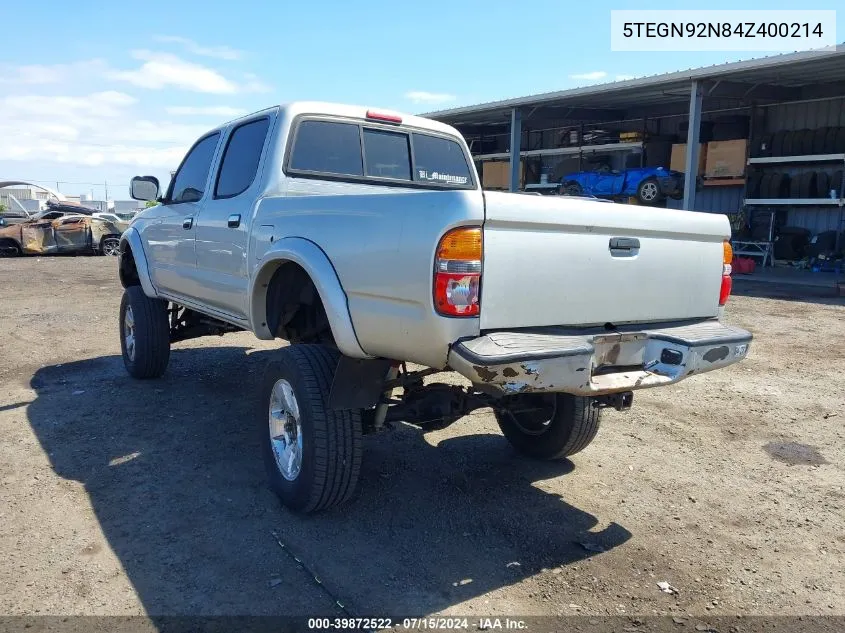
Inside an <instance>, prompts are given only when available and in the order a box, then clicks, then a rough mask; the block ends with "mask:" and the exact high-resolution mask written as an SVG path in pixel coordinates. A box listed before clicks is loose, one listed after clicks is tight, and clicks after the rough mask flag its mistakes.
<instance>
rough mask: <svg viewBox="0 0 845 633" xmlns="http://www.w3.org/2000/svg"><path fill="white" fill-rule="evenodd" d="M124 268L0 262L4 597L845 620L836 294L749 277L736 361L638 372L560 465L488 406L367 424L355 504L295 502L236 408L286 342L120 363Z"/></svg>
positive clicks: (225, 608)
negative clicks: (150, 365) (675, 380)
mask: <svg viewBox="0 0 845 633" xmlns="http://www.w3.org/2000/svg"><path fill="white" fill-rule="evenodd" d="M115 266H116V263H115V260H113V259H111V258H103V257H78V258H24V259H16V260H10V259H2V260H0V334H2V343H0V525H2V530H0V561H1V562H0V587H2V591H0V614H150V615H160V614H299V615H314V614H317V613H320V614H330V615H334V614H338V615H342V614H343V613H344V612H343V611H341V609H340V607H339V606H338V605H337V603H338V602H339V603H340V604H342V605H343V606H344V608H345V609H346V612H348V613H351V614H353V615H364V614H367V615H386V614H415V615H420V614H430V613H436V612H440V613H451V614H462V615H467V616H471V615H477V614H483V615H491V614H493V615H520V616H528V615H542V614H554V615H556V614H566V615H573V614H579V613H580V614H591V615H606V614H611V615H615V614H626V615H632V614H640V615H652V614H672V615H681V614H684V615H690V614H692V615H698V616H701V615H705V614H706V615H710V616H715V615H718V614H736V613H742V614H793V615H794V614H819V615H834V614H836V615H845V571H843V570H845V565H843V561H844V560H845V519H843V517H845V477H843V466H844V465H845V443H844V442H843V439H844V438H845V433H843V422H845V410H843V404H845V388H843V381H842V376H843V375H845V302H843V300H841V299H834V298H814V297H810V298H805V299H804V300H789V299H786V298H779V299H772V298H766V297H761V296H753V295H754V293H757V292H759V290H760V288H761V287H760V286H757V285H755V286H754V287H753V288H752V286H751V285H748V286H747V289H748V290H749V292H748V293H747V295H746V296H735V297H733V298H732V299H731V302H730V303H729V306H728V316H727V318H728V320H729V321H730V322H732V323H736V324H738V325H741V326H743V327H746V328H748V329H750V330H752V331H753V332H754V335H755V341H754V344H753V346H752V350H751V353H750V357H749V358H748V359H747V360H746V361H745V362H743V363H740V364H739V365H735V366H733V367H731V368H729V369H726V370H723V371H720V372H714V373H712V374H706V375H702V376H696V377H693V378H691V379H689V380H687V381H685V382H683V383H681V384H680V385H677V386H674V387H669V388H664V389H656V390H651V391H645V392H639V393H638V394H637V395H636V398H635V403H634V408H633V409H632V410H631V411H630V412H627V413H617V412H615V411H612V412H609V413H607V414H606V415H605V417H604V420H603V427H602V430H601V431H600V433H599V436H598V438H597V439H596V441H595V442H594V443H593V444H592V445H591V446H590V447H589V448H588V449H586V450H585V451H584V452H583V453H580V454H578V455H576V456H575V457H574V458H573V459H572V461H563V462H559V463H536V462H532V461H528V460H526V459H522V458H520V457H517V456H516V455H515V454H514V453H513V451H512V450H511V448H510V447H509V445H508V444H507V442H506V441H505V440H504V439H503V438H502V436H501V435H500V434H499V432H498V428H497V426H496V424H495V421H494V420H493V418H492V416H491V415H490V414H489V412H486V411H482V412H480V413H478V414H475V415H472V416H468V417H467V418H465V419H464V420H461V421H460V422H458V423H457V424H455V425H453V426H451V427H449V428H447V429H445V430H441V431H436V432H431V433H427V434H422V433H420V432H419V431H417V430H415V429H414V428H412V427H406V426H404V425H403V426H402V427H401V428H399V429H397V430H395V431H394V432H391V433H385V434H382V435H379V436H376V437H368V438H366V440H365V446H366V453H365V465H364V468H363V472H362V476H361V483H360V489H359V494H358V495H357V498H356V499H355V500H354V501H353V502H352V503H351V504H350V505H347V506H345V507H343V508H340V509H336V510H332V511H330V512H327V513H324V514H320V515H317V516H313V517H306V518H302V517H298V516H295V515H291V514H290V513H288V512H287V511H286V510H284V509H283V508H281V507H280V506H279V504H278V503H277V502H276V501H275V498H274V497H273V496H272V495H271V494H270V493H269V492H268V491H267V490H266V489H265V487H264V481H263V480H264V475H263V466H262V464H261V460H260V457H259V447H258V443H257V432H256V428H255V422H254V420H253V416H252V415H251V414H250V411H251V407H252V402H251V394H252V383H253V382H254V381H255V378H256V376H258V375H259V372H260V370H261V367H262V365H263V362H264V361H265V359H266V358H268V357H270V356H271V355H272V353H273V350H274V349H276V348H278V346H279V345H278V344H268V343H263V342H259V341H257V340H255V339H254V338H253V337H252V335H250V334H247V333H242V334H232V335H227V336H225V337H223V338H204V339H197V340H193V341H188V342H184V343H179V344H177V345H175V346H174V353H173V355H172V357H171V362H170V368H169V370H168V372H167V374H166V375H165V377H164V378H163V379H161V380H157V381H149V382H136V381H132V380H130V379H129V377H128V376H127V375H126V373H125V371H124V369H123V366H122V362H121V359H120V345H119V340H118V335H117V321H116V320H117V309H118V304H119V301H120V293H121V289H120V286H119V283H118V281H117V275H116V270H115ZM738 285H739V290H740V292H742V291H743V285H742V284H741V283H740V284H738ZM295 559H299V561H301V563H302V564H299V563H298V562H297V561H296V560H295ZM315 576H316V577H317V578H319V580H320V583H317V582H315ZM659 581H666V582H668V583H670V584H671V585H672V586H673V587H674V588H676V589H677V593H671V594H670V593H664V592H662V591H660V589H658V586H657V583H658V582H659Z"/></svg>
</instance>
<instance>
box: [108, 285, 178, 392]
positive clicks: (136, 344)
mask: <svg viewBox="0 0 845 633" xmlns="http://www.w3.org/2000/svg"><path fill="white" fill-rule="evenodd" d="M120 351H121V353H122V355H123V364H124V365H125V366H126V371H128V372H129V375H130V376H132V377H133V378H139V379H146V378H159V377H160V376H161V375H162V374H164V372H165V370H166V369H167V363H168V362H169V361H170V322H169V320H168V316H167V302H166V301H162V300H161V299H150V298H149V297H148V296H147V295H145V294H144V291H143V290H142V289H141V287H140V286H129V287H128V288H126V290H124V291H123V298H122V299H121V301H120Z"/></svg>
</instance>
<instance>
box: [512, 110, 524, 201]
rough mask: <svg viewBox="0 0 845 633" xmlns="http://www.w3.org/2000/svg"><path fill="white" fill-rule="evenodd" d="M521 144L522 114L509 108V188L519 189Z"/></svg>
mask: <svg viewBox="0 0 845 633" xmlns="http://www.w3.org/2000/svg"><path fill="white" fill-rule="evenodd" d="M521 145H522V114H521V113H520V111H519V108H512V109H511V178H510V190H511V191H519V164H520V163H519V150H520V148H521Z"/></svg>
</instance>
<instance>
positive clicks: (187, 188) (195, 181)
mask: <svg viewBox="0 0 845 633" xmlns="http://www.w3.org/2000/svg"><path fill="white" fill-rule="evenodd" d="M218 140H220V133H219V132H215V133H214V134H212V135H210V136H206V137H205V138H204V139H202V140H201V141H200V142H199V143H197V144H196V145H194V147H193V149H192V150H191V151H190V152H189V153H188V155H187V156H186V157H185V160H184V161H182V166H181V167H179V171H178V172H176V176H175V177H174V178H173V185H172V188H171V190H170V191H171V193H170V196H169V202H171V203H173V202H197V201H198V200H200V199H201V198H202V196H203V194H204V193H205V184H206V183H207V182H208V171H209V170H210V169H211V161H212V160H213V159H214V150H215V149H216V148H217V141H218Z"/></svg>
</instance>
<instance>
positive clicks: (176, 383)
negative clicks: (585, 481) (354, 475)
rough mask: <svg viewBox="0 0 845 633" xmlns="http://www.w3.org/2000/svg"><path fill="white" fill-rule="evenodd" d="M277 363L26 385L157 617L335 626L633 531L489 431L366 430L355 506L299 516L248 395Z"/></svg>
mask: <svg viewBox="0 0 845 633" xmlns="http://www.w3.org/2000/svg"><path fill="white" fill-rule="evenodd" d="M270 353H272V352H266V351H249V350H247V349H245V348H240V347H215V348H207V349H185V350H181V351H174V353H173V355H172V357H171V363H170V368H169V370H168V372H167V374H166V376H165V377H164V378H162V379H161V380H157V381H144V382H140V381H133V380H131V379H130V378H129V377H128V376H127V375H126V373H125V371H124V369H123V365H122V362H121V359H120V357H118V356H108V357H101V358H95V359H90V360H84V361H79V362H74V363H68V364H64V365H55V366H49V367H44V368H42V369H39V370H38V371H37V372H36V373H35V375H34V376H33V378H32V380H31V385H32V387H33V389H34V390H35V391H36V393H37V397H36V399H35V400H34V401H33V402H32V403H31V404H30V405H29V407H28V416H29V421H30V424H31V426H32V428H33V430H34V432H35V434H36V435H37V437H38V439H39V441H40V443H41V445H42V447H43V449H44V451H45V452H46V453H47V455H49V458H50V460H51V464H52V467H53V469H54V470H55V472H56V473H57V474H58V475H59V476H61V477H63V478H67V479H72V480H76V481H79V482H82V483H83V484H84V486H85V489H86V491H87V493H88V495H89V497H90V503H91V506H92V508H93V510H94V513H95V515H96V518H97V521H98V522H99V525H100V527H101V529H102V532H103V534H104V536H105V538H106V540H107V544H103V545H107V546H108V547H110V548H111V550H112V551H113V552H114V553H115V555H116V556H117V557H118V558H119V560H120V563H121V564H122V566H123V568H124V570H125V573H126V575H127V577H128V579H129V580H130V582H131V583H132V585H133V586H134V589H135V591H136V592H137V595H138V597H139V599H140V601H141V603H142V604H143V607H144V609H145V610H146V612H147V613H148V614H151V615H174V614H178V615H195V614H197V615H199V614H202V615H211V614H220V615H268V614H278V615H316V614H326V615H329V614H335V615H336V614H337V613H338V607H337V606H336V604H335V601H337V602H339V603H341V604H342V605H343V606H344V607H345V609H346V611H347V612H348V613H351V614H353V615H366V614H368V615H376V616H386V615H421V614H428V613H432V612H435V611H440V610H444V609H447V608H449V607H453V606H454V605H458V604H460V603H463V602H464V601H467V600H470V599H473V598H475V597H478V596H480V595H483V594H487V593H488V592H491V591H494V590H496V589H500V588H502V587H506V586H510V585H512V584H515V583H517V582H519V581H521V580H523V579H525V578H528V577H530V576H532V575H534V574H538V573H541V572H542V571H543V570H544V569H545V570H547V571H548V570H550V569H553V568H555V567H559V566H565V565H570V564H572V563H576V562H577V561H579V560H582V559H584V558H586V557H590V556H596V555H601V552H602V551H606V550H609V549H611V548H613V547H615V546H617V545H620V544H622V543H624V542H625V541H627V540H628V539H629V538H630V537H631V534H630V532H628V531H627V530H625V529H624V528H623V527H621V526H620V525H617V524H615V523H613V522H612V521H611V522H609V523H607V522H606V521H604V522H605V523H607V527H605V528H604V529H601V530H598V531H596V526H597V525H598V523H599V521H598V519H597V518H596V517H594V516H592V515H590V514H589V513H587V512H584V511H583V510H580V509H578V508H576V507H574V506H572V505H570V504H568V503H566V502H565V501H564V500H563V499H562V498H561V497H559V496H558V495H554V494H550V493H547V492H545V491H543V490H542V489H541V488H540V487H539V485H540V484H538V483H537V482H540V481H542V480H549V479H553V478H555V477H561V476H564V475H566V474H567V473H568V472H570V471H571V470H572V468H573V466H572V463H571V462H568V461H564V462H559V463H537V462H532V461H528V460H524V459H521V458H518V457H516V456H515V455H514V453H513V451H512V450H511V449H510V447H509V446H508V444H507V443H506V441H505V440H504V438H503V437H501V436H500V435H498V434H497V433H495V432H494V431H495V429H494V427H490V428H489V432H487V430H488V426H489V424H488V422H484V430H485V432H484V433H482V434H480V435H467V436H457V437H455V436H454V435H453V433H451V431H452V430H457V431H458V432H459V431H460V427H459V426H458V427H452V428H451V429H450V430H449V431H447V432H437V433H433V434H430V435H429V436H426V435H424V434H423V433H421V432H420V431H418V430H417V429H414V428H413V427H410V426H406V425H400V427H399V428H397V429H396V430H395V431H394V432H392V433H385V434H382V435H379V436H375V437H368V438H366V440H365V450H366V453H365V465H364V468H363V472H362V476H361V483H360V489H359V493H358V495H357V498H356V499H355V500H354V501H353V502H352V503H351V504H349V505H346V506H344V507H342V508H338V509H334V510H331V511H329V512H325V513H323V514H319V515H316V516H311V517H299V516H296V515H293V514H290V513H289V512H287V511H286V510H285V509H283V508H282V507H280V505H279V504H278V503H277V502H276V499H275V497H274V496H273V495H272V494H271V493H269V492H268V491H267V490H266V489H265V486H264V469H263V464H262V463H261V460H260V457H259V455H260V453H259V446H258V432H257V429H256V428H255V426H256V424H255V421H254V419H253V418H254V416H253V415H252V407H253V404H252V398H251V397H245V396H244V394H251V389H250V384H251V383H252V382H253V381H254V379H255V378H256V376H257V375H258V374H259V372H260V371H261V369H262V367H263V363H264V361H265V360H266V357H267V355H268V354H270ZM461 423H462V422H458V425H460V424H461ZM437 437H442V438H443V439H442V441H440V442H438V444H439V445H438V446H433V445H432V444H433V443H435V441H436V438H437ZM280 544H281V545H282V546H283V547H280ZM585 545H586V547H585ZM294 557H295V558H298V559H299V560H300V561H301V562H302V563H303V566H299V565H297V564H296V563H295V562H294V560H295V558H294ZM314 576H316V577H318V578H319V581H320V584H316V583H315V578H314ZM489 606H490V610H493V606H494V605H489ZM458 610H459V611H460V608H459V609H458ZM463 613H466V611H463ZM488 613H489V611H488Z"/></svg>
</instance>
